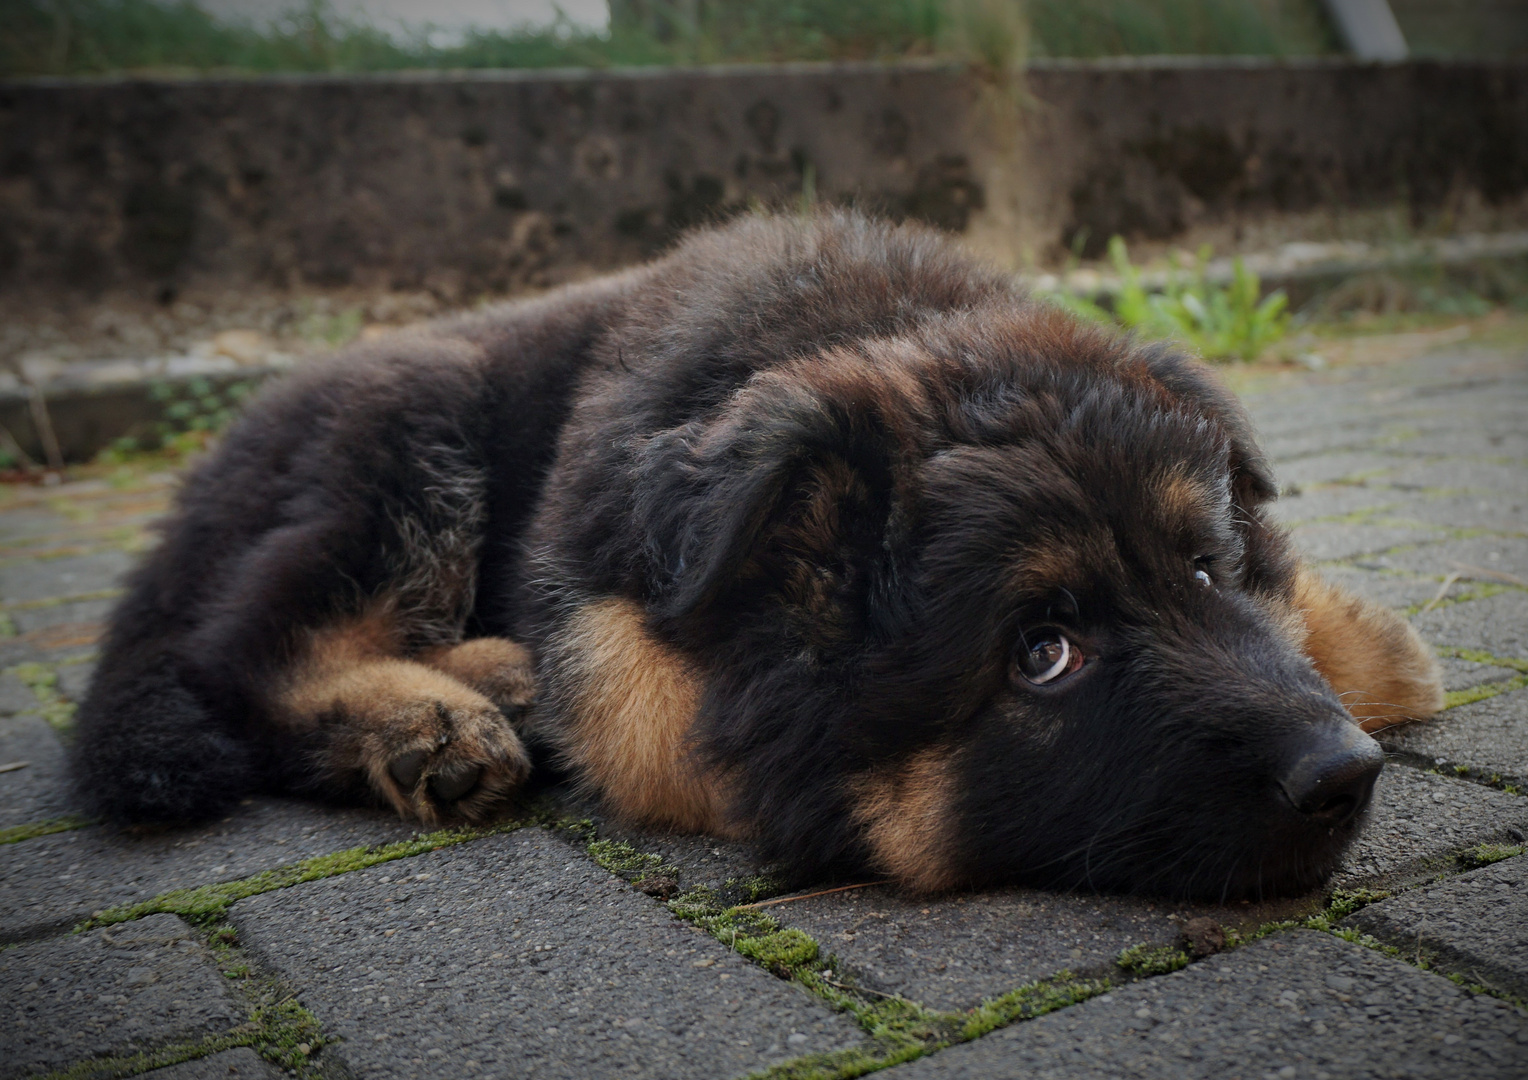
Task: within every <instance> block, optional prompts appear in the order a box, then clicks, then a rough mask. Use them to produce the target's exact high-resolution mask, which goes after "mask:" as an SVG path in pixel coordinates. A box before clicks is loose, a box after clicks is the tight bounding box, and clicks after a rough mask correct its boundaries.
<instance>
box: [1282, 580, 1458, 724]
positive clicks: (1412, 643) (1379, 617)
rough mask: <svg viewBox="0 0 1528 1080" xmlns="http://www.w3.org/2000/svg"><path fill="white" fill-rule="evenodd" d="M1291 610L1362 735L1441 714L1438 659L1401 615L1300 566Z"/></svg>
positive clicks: (1312, 654) (1308, 652) (1307, 646)
mask: <svg viewBox="0 0 1528 1080" xmlns="http://www.w3.org/2000/svg"><path fill="white" fill-rule="evenodd" d="M1295 607H1296V608H1297V609H1298V610H1299V613H1300V615H1301V616H1302V617H1303V619H1304V623H1305V631H1306V634H1305V653H1306V655H1307V656H1309V657H1310V658H1311V662H1312V663H1314V664H1315V665H1316V670H1317V671H1319V672H1320V673H1321V675H1322V677H1323V678H1325V679H1326V681H1327V682H1328V683H1330V684H1331V687H1332V689H1333V690H1335V691H1336V692H1337V696H1338V697H1339V698H1340V699H1341V700H1342V703H1343V704H1344V705H1345V706H1347V709H1348V712H1350V713H1352V714H1353V718H1354V719H1355V720H1357V721H1358V722H1359V724H1360V725H1361V726H1362V727H1363V729H1364V730H1365V731H1368V732H1375V731H1379V730H1380V729H1382V728H1387V727H1390V726H1392V725H1394V724H1402V723H1405V722H1406V721H1408V720H1425V719H1427V718H1428V717H1429V716H1432V715H1433V714H1434V713H1436V712H1437V711H1438V710H1439V709H1441V708H1443V675H1442V671H1441V670H1440V668H1439V666H1438V661H1437V658H1436V657H1434V656H1433V653H1432V650H1431V649H1429V648H1428V647H1427V645H1426V644H1425V643H1424V642H1423V641H1422V638H1421V637H1420V636H1419V635H1418V634H1417V632H1416V631H1415V630H1414V629H1412V627H1411V624H1410V623H1408V622H1407V621H1406V620H1405V619H1403V618H1401V616H1399V615H1397V614H1396V613H1395V612H1393V611H1390V610H1389V609H1387V608H1383V607H1380V606H1379V605H1378V604H1376V603H1373V602H1372V601H1370V600H1365V599H1364V598H1363V597H1361V596H1356V595H1354V594H1353V593H1350V592H1348V591H1347V590H1346V589H1343V588H1339V587H1338V586H1336V585H1333V584H1331V583H1330V582H1328V581H1326V580H1324V579H1323V578H1322V577H1321V576H1320V575H1319V574H1317V573H1316V572H1315V571H1314V570H1312V569H1310V568H1309V567H1306V566H1302V567H1301V568H1300V574H1299V578H1298V579H1297V581H1296V584H1295Z"/></svg>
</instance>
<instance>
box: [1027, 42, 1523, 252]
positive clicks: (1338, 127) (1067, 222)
mask: <svg viewBox="0 0 1528 1080" xmlns="http://www.w3.org/2000/svg"><path fill="white" fill-rule="evenodd" d="M1029 89H1030V92H1031V94H1032V95H1033V99H1034V105H1033V107H1032V108H1031V109H1029V110H1028V111H1027V120H1026V123H1025V139H1024V142H1023V154H1022V157H1021V160H1020V162H1019V163H1018V166H1017V172H1018V174H1019V176H1020V178H1021V181H1022V186H1021V194H1020V198H1021V200H1022V201H1023V204H1022V206H1021V209H1020V211H1019V217H1020V219H1021V221H1022V222H1023V225H1024V227H1025V228H1026V229H1027V230H1029V231H1030V232H1031V239H1032V241H1038V242H1044V241H1045V240H1047V239H1050V240H1056V239H1059V240H1060V241H1061V243H1063V244H1065V245H1067V246H1070V245H1071V244H1072V242H1073V240H1074V239H1075V238H1076V235H1077V233H1078V231H1079V230H1084V229H1085V230H1086V243H1085V246H1086V248H1087V250H1088V251H1089V252H1090V253H1091V252H1096V251H1098V250H1100V249H1101V248H1102V246H1103V244H1104V243H1105V242H1106V241H1107V240H1108V238H1109V236H1111V235H1113V234H1114V233H1121V234H1124V235H1126V236H1144V237H1149V238H1153V239H1167V238H1171V237H1174V236H1177V235H1180V234H1181V233H1183V232H1184V231H1186V230H1188V229H1190V228H1192V227H1194V226H1196V225H1203V224H1206V223H1213V222H1226V221H1235V220H1238V219H1240V220H1248V219H1254V218H1256V217H1258V216H1260V215H1268V214H1289V213H1298V212H1300V211H1306V210H1310V209H1312V208H1314V207H1317V206H1325V207H1336V208H1352V209H1359V208H1370V207H1376V206H1380V205H1392V204H1395V203H1403V204H1405V205H1406V206H1407V208H1408V209H1409V210H1410V212H1411V214H1412V217H1413V223H1414V224H1421V223H1423V222H1424V221H1425V220H1426V219H1427V218H1428V217H1429V216H1430V215H1433V214H1435V213H1437V212H1439V211H1440V210H1446V209H1452V208H1456V207H1458V206H1460V205H1462V204H1466V203H1469V202H1471V201H1475V202H1483V203H1485V204H1487V205H1496V206H1507V205H1512V204H1521V203H1522V202H1523V200H1524V196H1525V195H1528V61H1515V62H1506V61H1503V62H1490V61H1485V62H1470V63H1454V62H1410V63H1401V64H1359V63H1350V62H1345V61H1311V62H1305V63H1297V64H1295V63H1291V64H1280V63H1271V62H1241V63H1237V62H1235V61H1231V62H1216V63H1207V62H1193V63H1178V64H1173V63H1169V62H1163V61H1160V60H1159V61H1154V62H1142V61H1119V62H1102V63H1091V64H1052V65H1047V66H1045V67H1042V68H1037V69H1035V70H1032V71H1031V72H1030V73H1029ZM1315 239H1324V237H1316V238H1315Z"/></svg>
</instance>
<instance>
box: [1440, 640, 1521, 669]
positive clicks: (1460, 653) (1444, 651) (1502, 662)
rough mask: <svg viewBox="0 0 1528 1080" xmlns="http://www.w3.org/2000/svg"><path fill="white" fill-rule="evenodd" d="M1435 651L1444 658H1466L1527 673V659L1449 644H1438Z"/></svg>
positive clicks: (1477, 662) (1471, 661)
mask: <svg viewBox="0 0 1528 1080" xmlns="http://www.w3.org/2000/svg"><path fill="white" fill-rule="evenodd" d="M1436 652H1437V654H1438V655H1439V656H1442V657H1445V658H1446V659H1450V660H1467V661H1469V662H1470V663H1472V664H1488V665H1490V666H1491V667H1499V668H1507V669H1509V670H1511V671H1517V672H1520V673H1522V674H1524V675H1528V660H1519V659H1518V658H1517V657H1514V656H1497V655H1495V654H1494V653H1488V652H1486V651H1485V650H1483V649H1459V648H1454V647H1453V646H1450V645H1440V646H1438V648H1437V649H1436Z"/></svg>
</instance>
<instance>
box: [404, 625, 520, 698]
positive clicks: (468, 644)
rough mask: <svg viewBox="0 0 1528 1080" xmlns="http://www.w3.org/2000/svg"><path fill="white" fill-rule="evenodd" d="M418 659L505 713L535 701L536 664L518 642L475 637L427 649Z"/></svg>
mask: <svg viewBox="0 0 1528 1080" xmlns="http://www.w3.org/2000/svg"><path fill="white" fill-rule="evenodd" d="M417 659H418V661H419V662H420V663H421V664H424V665H426V666H428V667H432V668H434V669H436V670H437V671H443V672H445V673H446V674H447V675H450V676H451V677H452V678H455V679H458V680H460V681H461V682H464V683H466V684H467V685H468V686H470V687H472V688H473V689H474V690H476V691H477V692H478V693H480V694H483V695H485V696H487V697H488V698H489V699H491V700H492V701H493V703H494V704H495V705H497V706H499V708H501V709H504V710H506V711H515V710H521V709H526V708H529V707H530V706H531V705H532V704H534V702H535V700H536V663H535V660H534V659H533V658H532V657H531V652H530V650H529V649H527V648H526V647H525V646H524V645H521V644H520V643H519V642H517V641H510V640H509V639H507V638H474V639H473V640H471V641H464V642H462V643H461V644H460V645H451V646H442V647H439V648H434V649H426V650H425V651H424V652H422V653H420V654H419V656H418V657H417Z"/></svg>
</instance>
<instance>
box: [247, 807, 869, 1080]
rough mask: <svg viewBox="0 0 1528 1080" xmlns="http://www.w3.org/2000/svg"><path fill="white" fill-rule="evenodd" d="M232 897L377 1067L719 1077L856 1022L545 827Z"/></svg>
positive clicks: (842, 1038)
mask: <svg viewBox="0 0 1528 1080" xmlns="http://www.w3.org/2000/svg"><path fill="white" fill-rule="evenodd" d="M231 914H232V918H233V920H234V922H235V924H236V925H237V926H238V929H239V937H240V940H241V941H242V942H244V943H245V945H246V946H247V947H248V948H250V949H251V950H252V952H253V953H254V954H255V955H256V957H257V958H259V959H260V960H261V961H262V962H264V963H267V964H269V965H271V966H272V967H274V968H275V970H277V971H278V972H279V973H280V974H281V975H282V976H284V977H285V978H286V979H287V980H288V981H289V982H290V983H291V984H292V985H293V986H296V987H300V988H301V992H300V997H301V1001H302V1002H303V1004H304V1005H306V1006H307V1007H308V1008H310V1009H312V1010H313V1011H314V1012H315V1013H316V1014H317V1015H318V1016H319V1018H320V1020H321V1022H322V1023H323V1024H324V1030H325V1032H326V1033H328V1034H330V1035H334V1036H338V1037H340V1038H341V1039H343V1040H344V1041H343V1042H341V1043H339V1044H338V1045H337V1046H335V1047H333V1048H332V1050H331V1049H326V1050H325V1051H324V1053H325V1055H326V1056H327V1055H329V1054H331V1053H332V1054H333V1055H334V1056H335V1057H336V1058H338V1059H339V1060H340V1061H341V1062H342V1063H343V1065H344V1066H345V1067H346V1068H348V1069H350V1070H352V1071H354V1072H355V1073H358V1074H361V1075H365V1076H368V1077H385V1076H444V1077H457V1076H462V1075H472V1074H473V1073H480V1074H481V1075H488V1076H493V1075H506V1074H513V1075H515V1076H524V1077H536V1078H541V1077H577V1078H584V1077H591V1076H601V1077H603V1076H617V1075H619V1076H628V1075H630V1076H654V1077H691V1076H694V1077H702V1076H704V1077H726V1076H738V1075H742V1074H745V1073H748V1072H751V1071H753V1070H756V1069H759V1068H763V1067H765V1066H767V1065H769V1064H771V1063H774V1062H778V1061H782V1060H785V1059H788V1058H791V1057H796V1056H799V1055H801V1054H804V1053H812V1052H815V1051H826V1050H831V1049H836V1048H842V1047H846V1046H851V1045H854V1044H855V1043H857V1042H858V1041H859V1039H860V1033H859V1030H858V1028H857V1027H856V1026H855V1025H854V1024H853V1023H852V1022H851V1021H850V1020H849V1019H847V1018H846V1017H844V1016H842V1015H838V1014H835V1013H832V1012H830V1011H829V1010H828V1009H827V1008H826V1007H825V1006H823V1005H822V1004H821V1003H820V1002H818V1001H817V1000H816V999H814V998H812V997H811V996H809V995H808V994H807V993H806V992H805V991H803V990H801V989H800V988H798V987H795V986H793V985H791V984H789V983H786V982H783V981H781V980H779V979H776V978H774V977H773V976H771V975H770V974H768V973H767V972H765V971H764V970H763V969H762V968H759V967H757V966H755V965H753V964H751V963H749V962H748V961H746V960H744V959H743V958H742V957H740V956H738V955H737V954H736V953H734V952H732V951H730V950H729V949H727V948H726V947H725V946H724V945H722V944H721V943H720V942H718V941H716V940H715V939H713V938H711V937H710V936H709V935H705V934H702V933H700V932H699V931H697V930H694V929H693V928H691V927H689V926H688V925H686V924H683V923H680V922H678V921H677V920H675V919H674V918H673V917H672V916H671V915H670V914H669V913H668V911H667V909H666V908H664V907H663V906H662V905H661V904H659V903H657V902H656V901H654V900H651V899H649V898H647V897H645V896H643V895H641V894H640V893H638V892H636V891H634V890H633V889H631V888H630V887H629V886H628V885H626V884H625V883H623V882H621V881H620V880H619V879H617V878H615V877H613V876H611V875H610V874H607V873H606V872H605V871H604V870H601V869H600V868H599V867H598V866H596V865H595V864H594V863H593V862H592V861H591V860H589V859H588V858H587V857H586V856H584V855H582V854H580V853H578V852H576V851H574V850H571V849H569V847H568V846H567V845H566V844H565V843H564V842H563V841H561V840H559V839H557V838H556V837H553V836H551V835H549V834H547V833H546V832H543V831H542V830H539V829H523V830H521V831H519V832H516V833H512V834H508V835H501V836H496V837H492V838H489V839H486V840H480V841H476V842H474V843H471V844H466V845H462V846H459V847H455V848H451V849H449V850H446V851H440V852H436V853H432V854H429V855H424V856H420V857H419V858H417V859H411V860H409V861H408V863H407V865H406V866H399V865H397V864H393V865H384V866H378V867H373V868H371V869H368V870H364V871H359V872H356V873H352V874H344V875H340V876H338V877H333V878H329V879H326V880H323V881H316V882H312V883H310V884H307V885H301V886H297V887H295V888H292V889H286V890H282V891H281V892H279V893H266V894H264V895H262V896H257V897H253V898H251V899H249V900H245V901H240V902H239V903H238V904H235V905H234V907H233V909H232V913H231Z"/></svg>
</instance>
